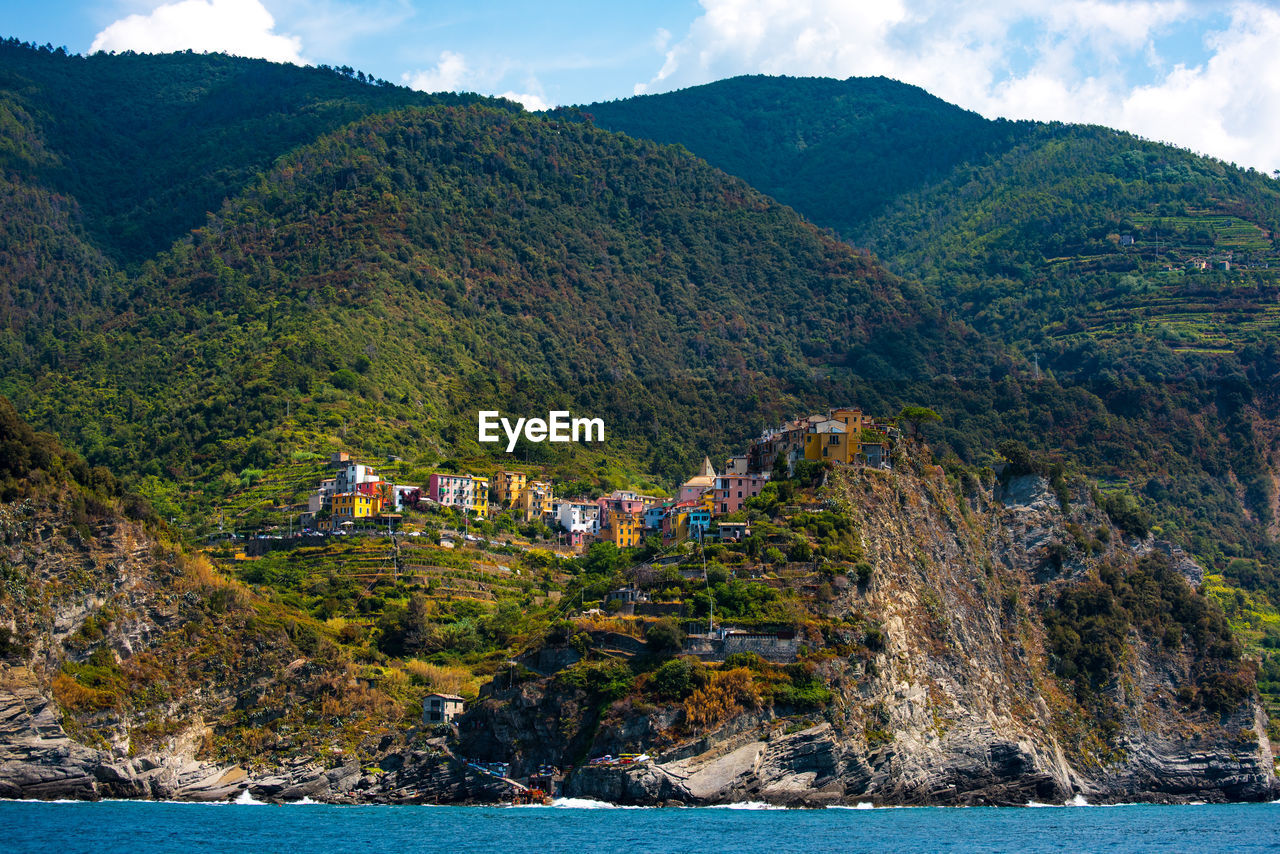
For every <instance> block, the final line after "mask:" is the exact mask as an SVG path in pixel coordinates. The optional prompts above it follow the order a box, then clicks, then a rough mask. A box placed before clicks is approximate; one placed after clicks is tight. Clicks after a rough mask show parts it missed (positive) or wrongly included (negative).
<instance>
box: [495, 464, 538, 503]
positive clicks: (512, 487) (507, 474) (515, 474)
mask: <svg viewBox="0 0 1280 854" xmlns="http://www.w3.org/2000/svg"><path fill="white" fill-rule="evenodd" d="M528 480H529V476H528V475H527V474H525V473H524V472H522V471H500V472H498V473H497V474H496V475H494V477H493V492H494V495H493V497H494V500H495V501H497V503H498V506H499V507H502V508H504V509H505V508H508V507H514V506H515V504H516V502H518V501H519V500H520V493H522V492H524V488H525V486H526V485H527V484H528Z"/></svg>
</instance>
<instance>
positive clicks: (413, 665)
mask: <svg viewBox="0 0 1280 854" xmlns="http://www.w3.org/2000/svg"><path fill="white" fill-rule="evenodd" d="M404 669H405V672H406V673H408V674H409V677H410V679H411V680H412V681H413V682H414V683H415V684H417V685H423V686H425V687H426V689H427V690H428V691H434V692H436V693H439V694H461V693H462V689H463V688H464V687H465V686H466V685H467V683H468V682H470V681H471V680H472V674H471V671H470V670H468V669H467V668H465V667H451V666H448V665H443V664H431V663H430V662H427V661H417V660H409V661H406V662H405V663H404Z"/></svg>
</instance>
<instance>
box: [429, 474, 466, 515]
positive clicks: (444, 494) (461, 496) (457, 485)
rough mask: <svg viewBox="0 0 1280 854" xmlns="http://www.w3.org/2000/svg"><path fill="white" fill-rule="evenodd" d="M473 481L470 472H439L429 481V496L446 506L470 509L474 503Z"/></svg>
mask: <svg viewBox="0 0 1280 854" xmlns="http://www.w3.org/2000/svg"><path fill="white" fill-rule="evenodd" d="M472 489H473V483H472V480H471V475H469V474H448V473H444V472H439V473H436V474H433V475H431V478H430V480H428V481H427V497H428V498H430V499H431V500H432V501H435V502H437V503H439V504H440V505H442V506H444V507H457V508H458V509H459V510H469V509H471V506H472V504H473V500H472V492H471V491H472Z"/></svg>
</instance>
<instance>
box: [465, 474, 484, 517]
mask: <svg viewBox="0 0 1280 854" xmlns="http://www.w3.org/2000/svg"><path fill="white" fill-rule="evenodd" d="M467 509H468V510H470V511H471V512H472V513H474V514H476V518H479V519H487V518H488V517H489V478H487V477H476V476H475V475H471V503H470V504H469V505H468V506H467Z"/></svg>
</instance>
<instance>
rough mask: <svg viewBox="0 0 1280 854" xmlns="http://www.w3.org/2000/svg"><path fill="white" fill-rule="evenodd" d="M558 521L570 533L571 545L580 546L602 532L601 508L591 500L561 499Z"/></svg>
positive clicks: (558, 506) (557, 509)
mask: <svg viewBox="0 0 1280 854" xmlns="http://www.w3.org/2000/svg"><path fill="white" fill-rule="evenodd" d="M556 521H557V522H559V523H560V527H561V528H563V529H564V531H565V533H567V534H568V535H569V545H570V546H573V547H575V548H576V547H578V546H582V545H585V544H586V543H587V541H588V540H592V539H595V538H596V537H597V536H598V535H599V533H600V508H599V507H598V506H597V505H596V504H595V503H594V502H591V501H561V502H559V503H558V504H557V505H556Z"/></svg>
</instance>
